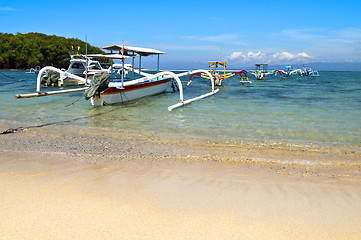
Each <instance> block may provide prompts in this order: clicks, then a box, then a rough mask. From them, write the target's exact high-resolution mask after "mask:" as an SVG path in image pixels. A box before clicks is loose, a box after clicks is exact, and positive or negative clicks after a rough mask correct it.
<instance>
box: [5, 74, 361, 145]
mask: <svg viewBox="0 0 361 240" xmlns="http://www.w3.org/2000/svg"><path fill="white" fill-rule="evenodd" d="M320 74H321V76H320V77H301V76H293V77H290V78H287V79H282V78H279V77H274V76H270V77H269V78H268V79H267V80H263V81H256V80H255V79H254V78H252V77H250V80H252V82H253V83H252V84H249V85H241V84H240V83H239V79H238V77H232V78H229V79H226V80H224V82H223V86H221V87H219V88H220V91H219V93H217V94H216V95H214V96H212V97H209V98H206V99H203V100H200V101H197V102H194V103H192V104H190V105H187V106H185V107H182V108H179V109H175V110H173V111H172V112H168V110H167V107H168V106H170V105H172V104H175V103H177V102H178V99H179V94H178V93H174V92H173V91H172V89H171V87H169V89H168V91H167V92H166V93H165V94H162V95H158V96H152V97H147V98H143V99H139V100H137V101H134V102H131V103H127V104H123V105H111V106H104V107H92V106H90V103H89V102H87V101H86V100H85V99H84V98H81V99H79V98H80V97H81V96H82V93H70V94H63V95H54V96H47V97H40V98H30V99H15V98H14V96H15V94H19V93H31V92H35V88H36V87H35V85H36V75H35V74H30V73H26V72H10V71H2V72H0V93H1V95H0V103H1V105H0V122H4V121H5V122H12V121H16V124H21V125H22V127H24V126H25V127H26V126H33V125H42V124H49V123H55V122H59V123H61V124H66V125H67V126H68V127H70V126H72V125H81V126H92V127H105V128H109V129H112V128H117V129H134V130H150V131H159V132H167V133H175V134H186V135H188V136H189V135H190V136H194V137H201V138H211V139H219V140H240V141H266V142H270V143H278V142H287V143H291V144H300V143H301V144H309V143H312V144H316V145H331V146H339V145H340V146H341V145H342V146H345V145H346V146H347V145H356V146H359V145H360V143H361V121H360V119H361V72H320ZM187 80H188V77H183V78H182V81H183V83H184V85H186V82H187ZM209 91H210V84H209V80H207V79H202V78H196V77H194V78H193V82H192V85H191V86H188V87H187V86H185V89H184V96H185V99H188V98H191V97H195V96H198V95H201V94H204V93H207V92H209ZM78 99H79V100H78ZM76 100H78V101H77V102H76V103H75V104H74V105H70V106H68V107H65V106H66V105H68V104H71V103H72V102H74V101H76ZM14 127H16V126H14ZM19 127H20V126H19Z"/></svg>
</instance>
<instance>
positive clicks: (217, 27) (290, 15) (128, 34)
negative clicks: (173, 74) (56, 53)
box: [0, 0, 361, 70]
mask: <svg viewBox="0 0 361 240" xmlns="http://www.w3.org/2000/svg"><path fill="white" fill-rule="evenodd" d="M360 11H361V2H360V1H355V0H352V1H350V0H344V1H323V0H314V1H309V0H303V1H267V0H258V1H242V0H238V1H233V0H232V1H213V0H208V1H200V0H192V1H188V0H182V1H171V0H168V1H163V0H162V1H157V0H153V1H144V0H138V1H136V0H133V1H124V0H120V1H111V0H110V1H92V0H90V1H68V0H63V1H42V0H39V1H25V0H18V1H13V0H11V1H9V0H2V1H1V2H0V22H1V27H0V31H1V32H5V33H17V32H20V33H27V32H40V33H45V34H49V35H58V36H64V37H72V38H78V39H81V40H84V41H85V39H86V38H87V40H88V42H89V43H90V44H92V45H94V46H98V47H102V46H106V45H111V44H121V43H122V40H124V42H125V45H129V46H139V47H149V48H155V49H159V50H162V51H165V52H167V54H166V55H164V56H162V57H161V67H162V68H172V69H175V68H177V69H182V68H184V69H189V68H198V67H202V68H207V67H208V64H207V62H208V61H210V60H217V61H227V62H228V65H229V66H230V67H231V68H234V69H241V68H243V67H246V66H253V65H254V64H255V63H268V64H271V65H272V64H273V65H276V64H277V65H278V64H279V65H286V64H303V63H312V62H349V63H355V62H359V63H360V62H361V13H360ZM150 60H151V61H154V60H152V59H150ZM146 64H147V62H146ZM149 64H150V63H149ZM360 70H361V66H360Z"/></svg>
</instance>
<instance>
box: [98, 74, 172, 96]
mask: <svg viewBox="0 0 361 240" xmlns="http://www.w3.org/2000/svg"><path fill="white" fill-rule="evenodd" d="M170 80H171V79H170V78H167V79H163V80H159V81H154V82H146V83H138V84H135V85H130V86H124V89H118V88H116V87H110V88H107V89H105V90H104V91H103V92H102V93H101V95H108V94H117V93H122V92H128V91H134V90H138V89H142V88H148V87H153V86H157V85H160V84H163V83H166V82H169V81H170Z"/></svg>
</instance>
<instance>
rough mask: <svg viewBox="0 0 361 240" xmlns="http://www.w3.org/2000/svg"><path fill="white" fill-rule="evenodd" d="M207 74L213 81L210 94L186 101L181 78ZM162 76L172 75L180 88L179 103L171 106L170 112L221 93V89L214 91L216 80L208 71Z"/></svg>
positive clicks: (171, 73) (200, 70) (165, 73)
mask: <svg viewBox="0 0 361 240" xmlns="http://www.w3.org/2000/svg"><path fill="white" fill-rule="evenodd" d="M199 72H201V73H205V74H207V75H208V76H209V79H210V80H211V85H212V91H211V92H209V93H206V94H203V95H201V96H198V97H195V98H191V99H188V100H185V101H184V97H183V85H182V82H181V81H180V79H179V77H181V76H186V75H191V74H194V73H199ZM162 75H170V76H172V77H173V78H174V79H175V80H176V82H177V84H178V87H179V103H176V104H174V105H171V106H169V107H168V111H172V110H173V109H175V108H178V107H181V106H184V105H186V104H189V103H191V102H194V101H197V100H200V99H202V98H205V97H208V96H211V95H213V94H215V93H217V92H218V91H219V89H214V80H213V76H212V74H211V73H210V72H209V71H207V70H203V69H199V70H194V71H190V72H186V73H181V74H175V73H173V72H162V74H160V76H162Z"/></svg>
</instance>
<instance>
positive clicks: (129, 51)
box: [102, 45, 165, 56]
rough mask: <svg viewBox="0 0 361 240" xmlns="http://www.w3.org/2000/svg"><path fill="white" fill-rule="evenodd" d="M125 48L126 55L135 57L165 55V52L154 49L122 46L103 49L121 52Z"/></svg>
mask: <svg viewBox="0 0 361 240" xmlns="http://www.w3.org/2000/svg"><path fill="white" fill-rule="evenodd" d="M122 48H124V55H128V56H134V55H135V54H138V55H140V56H149V55H159V54H165V52H162V51H159V50H156V49H152V48H142V47H130V46H122V45H110V46H105V47H102V49H106V50H109V51H119V53H120V51H121V50H122Z"/></svg>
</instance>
